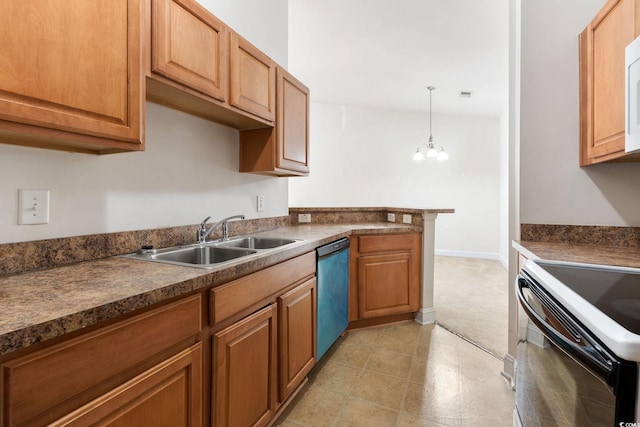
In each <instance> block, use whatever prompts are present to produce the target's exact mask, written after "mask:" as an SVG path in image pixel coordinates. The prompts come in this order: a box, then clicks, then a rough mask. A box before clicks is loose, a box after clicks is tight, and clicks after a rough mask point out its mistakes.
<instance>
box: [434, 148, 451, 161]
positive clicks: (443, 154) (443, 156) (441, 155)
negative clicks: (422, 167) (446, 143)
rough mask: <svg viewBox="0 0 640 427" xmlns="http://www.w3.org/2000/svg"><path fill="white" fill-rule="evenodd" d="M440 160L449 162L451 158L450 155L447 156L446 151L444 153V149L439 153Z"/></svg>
mask: <svg viewBox="0 0 640 427" xmlns="http://www.w3.org/2000/svg"><path fill="white" fill-rule="evenodd" d="M437 158H438V160H440V161H443V160H447V159H448V158H449V155H448V154H447V152H446V151H444V148H443V149H441V150H440V152H439V153H438V157H437Z"/></svg>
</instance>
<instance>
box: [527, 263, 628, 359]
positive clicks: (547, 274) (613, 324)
mask: <svg viewBox="0 0 640 427" xmlns="http://www.w3.org/2000/svg"><path fill="white" fill-rule="evenodd" d="M522 271H524V272H526V274H528V275H529V276H530V277H531V278H533V279H534V280H536V281H537V282H538V283H541V284H542V283H543V284H544V289H545V290H547V291H548V292H549V293H550V294H551V295H552V296H553V297H554V298H555V299H556V300H557V301H558V302H559V303H560V305H562V306H563V307H564V308H565V309H566V310H567V311H569V312H570V313H571V314H572V315H573V316H575V317H576V318H577V320H579V321H580V322H581V323H582V324H584V325H585V326H586V328H587V329H589V330H590V331H591V332H593V334H594V335H595V336H596V337H597V338H598V339H599V340H600V341H602V342H603V343H604V344H605V345H606V346H607V347H608V348H609V349H610V350H611V351H612V352H613V353H614V354H615V355H616V356H618V357H620V358H622V359H625V360H629V361H634V362H640V269H638V268H625V267H614V266H603V265H594V264H580V263H567V262H558V261H526V262H525V263H524V265H523V267H522Z"/></svg>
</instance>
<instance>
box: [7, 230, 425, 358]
mask: <svg viewBox="0 0 640 427" xmlns="http://www.w3.org/2000/svg"><path fill="white" fill-rule="evenodd" d="M414 231H417V232H420V231H422V227H421V226H416V225H403V224H397V223H362V224H328V225H298V226H289V227H281V228H277V229H272V230H269V231H264V232H260V233H255V234H256V235H263V236H278V237H283V238H293V239H302V241H300V242H297V243H294V244H292V245H288V246H286V247H283V248H279V249H275V250H272V251H267V252H264V253H259V254H256V255H251V256H249V257H246V258H241V259H238V260H235V261H233V262H228V263H225V264H224V265H223V266H221V267H216V268H213V269H202V268H193V267H182V266H176V265H170V264H163V263H156V262H149V261H143V260H136V259H130V258H123V257H120V256H114V257H109V258H104V259H100V260H94V261H85V262H80V263H77V264H73V265H67V266H63V267H57V268H50V269H47V270H39V271H30V272H25V273H20V274H12V275H8V276H0V356H2V355H4V354H7V353H9V352H12V351H14V350H18V349H21V348H24V347H27V346H30V345H32V344H35V343H38V342H41V341H45V340H48V339H51V338H54V337H58V336H61V335H63V334H65V333H69V332H72V331H77V330H80V329H82V328H85V327H88V326H92V325H95V324H97V323H99V322H102V321H105V320H109V319H113V318H115V317H117V316H119V315H122V314H125V313H130V312H132V311H134V310H137V309H141V308H144V307H148V306H150V305H152V304H155V303H159V302H162V301H165V300H167V299H169V298H173V297H176V296H180V295H184V294H188V293H189V292H193V291H196V290H198V289H202V288H205V287H208V286H216V285H218V284H222V283H225V282H227V281H229V280H232V279H234V278H237V277H240V276H244V275H246V274H249V273H252V272H254V271H258V270H260V269H262V268H265V267H267V266H269V265H273V264H276V263H278V262H281V261H284V260H286V259H289V258H292V257H295V256H298V255H301V254H303V253H306V252H309V251H312V250H314V249H315V248H316V247H318V246H321V245H323V244H325V243H329V242H331V241H333V240H336V239H338V238H341V237H344V236H349V235H351V234H366V233H397V232H414Z"/></svg>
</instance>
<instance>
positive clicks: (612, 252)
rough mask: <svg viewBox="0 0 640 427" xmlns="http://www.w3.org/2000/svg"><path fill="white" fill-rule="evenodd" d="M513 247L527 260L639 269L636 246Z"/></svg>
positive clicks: (559, 244)
mask: <svg viewBox="0 0 640 427" xmlns="http://www.w3.org/2000/svg"><path fill="white" fill-rule="evenodd" d="M513 247H514V248H515V249H516V250H517V251H518V252H520V253H521V254H522V255H524V256H525V257H527V258H529V259H547V260H555V261H568V262H583V263H588V264H602V265H616V266H620V267H640V247H637V246H617V245H603V244H599V245H595V244H586V243H562V242H532V241H514V242H513Z"/></svg>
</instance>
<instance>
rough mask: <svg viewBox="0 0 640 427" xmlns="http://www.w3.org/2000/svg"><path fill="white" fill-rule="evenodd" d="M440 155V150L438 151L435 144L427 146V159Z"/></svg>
mask: <svg viewBox="0 0 640 427" xmlns="http://www.w3.org/2000/svg"><path fill="white" fill-rule="evenodd" d="M437 155H438V150H436V147H434V146H433V144H432V143H431V142H430V143H429V144H428V145H427V157H436V156H437Z"/></svg>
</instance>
